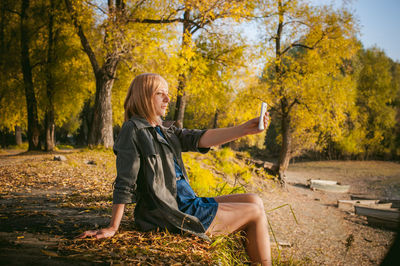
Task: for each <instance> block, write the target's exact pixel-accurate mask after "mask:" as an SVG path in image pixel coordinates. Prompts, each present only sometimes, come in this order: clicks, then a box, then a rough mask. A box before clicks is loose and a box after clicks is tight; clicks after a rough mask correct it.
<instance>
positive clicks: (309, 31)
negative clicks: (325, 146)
mask: <svg viewBox="0 0 400 266" xmlns="http://www.w3.org/2000/svg"><path fill="white" fill-rule="evenodd" d="M266 7H267V8H266V9H265V10H264V12H265V13H266V14H269V16H268V18H267V19H266V20H265V29H266V35H267V37H266V38H265V39H266V42H265V46H264V47H265V51H266V58H267V62H266V68H265V69H266V71H265V75H264V81H265V86H264V89H263V90H262V91H259V93H260V94H259V95H261V96H262V95H264V96H262V97H264V98H265V99H270V100H269V101H270V102H269V103H270V105H271V108H272V109H271V111H272V115H273V116H274V117H276V118H277V119H278V120H279V123H278V126H279V130H280V136H281V138H280V139H281V142H280V143H281V150H280V156H279V160H278V163H277V166H276V167H275V169H277V170H276V172H277V173H278V174H279V177H280V180H281V182H282V183H284V182H285V179H284V172H285V171H286V169H287V167H288V165H289V161H290V158H291V157H292V156H294V155H296V154H297V155H299V154H300V153H301V151H302V150H304V148H305V147H307V146H309V145H310V144H312V143H315V140H316V138H315V137H316V135H317V134H316V132H317V131H316V130H315V129H316V128H319V129H321V128H325V129H326V130H328V129H329V130H335V132H339V131H340V130H339V129H340V125H341V123H342V121H343V120H344V118H345V116H344V110H345V109H344V108H345V107H346V104H345V103H346V101H347V100H348V98H347V97H346V95H347V93H350V94H351V92H352V90H353V89H352V83H351V80H348V79H346V77H345V76H344V75H343V73H342V72H341V70H342V68H341V67H342V66H343V63H344V60H346V59H349V58H351V57H352V56H353V55H354V53H355V52H356V50H357V45H356V43H355V41H354V33H355V24H354V20H353V17H352V15H351V13H349V12H348V11H346V10H344V9H338V10H335V9H333V8H332V7H329V6H319V7H313V6H311V5H309V4H307V3H306V2H305V1H284V0H275V1H272V3H271V5H266ZM341 82H344V84H343V83H342V84H340V83H341ZM324 125H329V126H324ZM338 134H339V133H338ZM300 140H301V141H300Z"/></svg>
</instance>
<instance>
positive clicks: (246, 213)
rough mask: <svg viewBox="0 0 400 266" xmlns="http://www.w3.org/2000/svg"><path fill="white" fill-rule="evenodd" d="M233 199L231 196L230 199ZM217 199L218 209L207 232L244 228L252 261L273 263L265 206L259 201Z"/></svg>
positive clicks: (228, 231)
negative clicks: (224, 200) (225, 200)
mask: <svg viewBox="0 0 400 266" xmlns="http://www.w3.org/2000/svg"><path fill="white" fill-rule="evenodd" d="M239 195H240V194H239ZM225 199H226V198H225ZM232 199H233V198H232V197H231V199H230V200H232ZM216 200H217V201H218V202H219V206H218V211H217V214H216V216H215V218H214V220H213V222H212V223H211V225H210V227H209V228H208V230H207V232H206V233H207V234H210V235H219V234H229V233H232V232H235V231H239V230H243V231H245V233H246V238H247V253H248V255H249V257H250V259H251V260H252V262H254V263H261V264H262V265H271V250H270V243H269V236H268V227H267V219H266V216H265V213H264V208H262V207H261V206H260V204H259V203H258V202H257V203H255V202H221V198H219V199H218V198H217V199H216ZM222 201H223V200H222Z"/></svg>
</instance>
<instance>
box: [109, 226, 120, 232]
mask: <svg viewBox="0 0 400 266" xmlns="http://www.w3.org/2000/svg"><path fill="white" fill-rule="evenodd" d="M118 228H119V226H117V225H111V224H110V225H109V226H108V229H110V230H113V231H115V232H117V231H118Z"/></svg>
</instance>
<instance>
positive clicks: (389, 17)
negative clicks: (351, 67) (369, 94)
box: [350, 0, 400, 62]
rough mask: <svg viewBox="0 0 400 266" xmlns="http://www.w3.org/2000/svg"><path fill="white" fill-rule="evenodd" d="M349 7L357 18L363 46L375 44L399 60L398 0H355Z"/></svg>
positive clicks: (399, 2)
mask: <svg viewBox="0 0 400 266" xmlns="http://www.w3.org/2000/svg"><path fill="white" fill-rule="evenodd" d="M350 7H351V10H353V11H354V14H355V16H356V18H357V19H358V20H359V24H360V26H361V36H359V38H360V39H361V42H362V43H363V45H364V48H370V47H372V46H377V47H379V48H381V49H382V50H384V51H385V53H386V55H387V56H389V57H390V58H392V59H393V60H394V61H397V62H400V0H355V1H354V2H352V3H350Z"/></svg>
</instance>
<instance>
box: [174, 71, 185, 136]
mask: <svg viewBox="0 0 400 266" xmlns="http://www.w3.org/2000/svg"><path fill="white" fill-rule="evenodd" d="M185 83H186V78H185V74H180V75H179V83H178V96H177V97H176V105H175V114H174V120H175V125H176V126H177V127H179V128H182V127H183V118H184V115H185V108H186V93H185Z"/></svg>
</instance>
